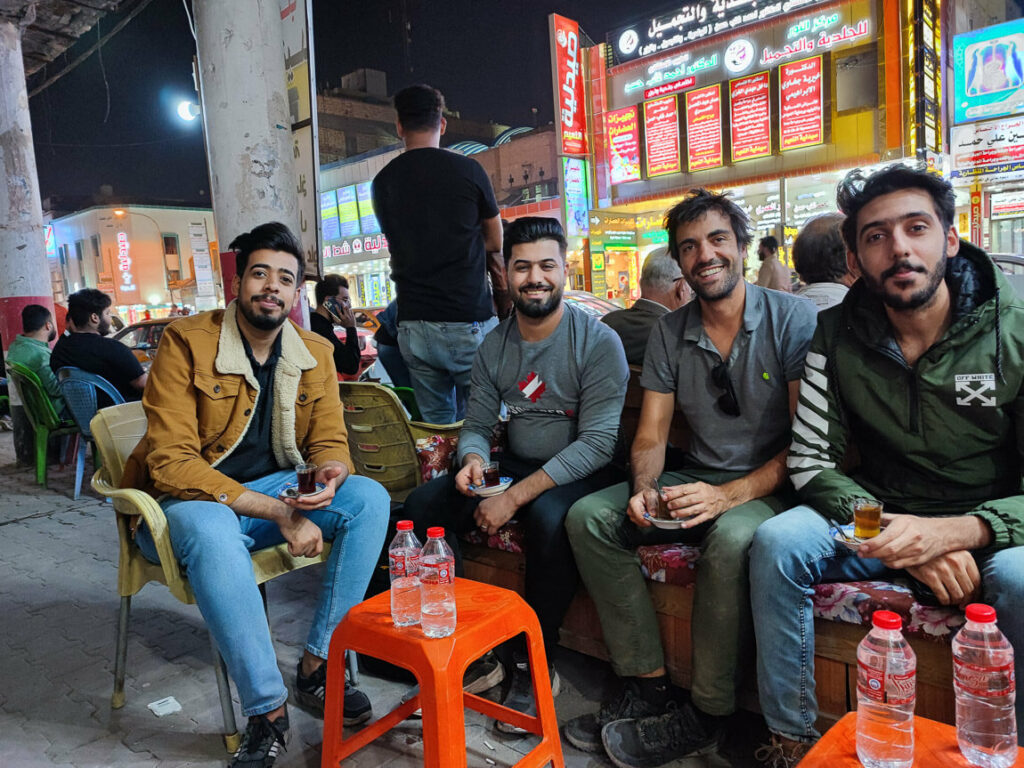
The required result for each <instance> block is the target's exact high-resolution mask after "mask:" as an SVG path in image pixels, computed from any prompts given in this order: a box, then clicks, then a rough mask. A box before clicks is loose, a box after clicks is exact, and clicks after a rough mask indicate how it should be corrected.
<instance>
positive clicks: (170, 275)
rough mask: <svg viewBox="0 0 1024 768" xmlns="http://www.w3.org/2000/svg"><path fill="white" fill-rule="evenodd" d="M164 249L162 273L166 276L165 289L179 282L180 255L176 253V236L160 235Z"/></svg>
mask: <svg viewBox="0 0 1024 768" xmlns="http://www.w3.org/2000/svg"><path fill="white" fill-rule="evenodd" d="M161 239H162V240H163V247H164V271H165V272H166V274H167V287H168V288H170V286H171V283H175V282H178V281H180V280H181V254H180V253H179V252H178V236H177V235H173V234H166V233H165V234H163V235H161Z"/></svg>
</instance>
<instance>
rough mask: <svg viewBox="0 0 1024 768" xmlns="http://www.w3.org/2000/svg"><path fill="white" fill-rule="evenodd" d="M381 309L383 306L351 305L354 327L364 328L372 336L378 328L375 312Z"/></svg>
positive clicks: (381, 310) (382, 309)
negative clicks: (354, 318)
mask: <svg viewBox="0 0 1024 768" xmlns="http://www.w3.org/2000/svg"><path fill="white" fill-rule="evenodd" d="M383 311H384V307H352V314H354V315H355V316H356V328H366V329H367V330H369V331H370V335H371V336H372V335H373V334H374V333H376V331H377V329H378V328H380V320H378V319H377V313H378V312H383Z"/></svg>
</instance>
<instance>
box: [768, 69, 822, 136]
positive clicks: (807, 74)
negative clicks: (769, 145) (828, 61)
mask: <svg viewBox="0 0 1024 768" xmlns="http://www.w3.org/2000/svg"><path fill="white" fill-rule="evenodd" d="M821 61H822V58H821V56H813V57H811V58H809V59H801V60H799V61H792V62H789V63H786V64H780V65H779V149H781V150H782V151H783V152H785V151H786V150H788V149H799V148H800V147H813V146H815V145H816V144H821V143H822V142H824V141H825V111H824V103H825V102H824V98H823V95H824V94H823V89H822V80H821Z"/></svg>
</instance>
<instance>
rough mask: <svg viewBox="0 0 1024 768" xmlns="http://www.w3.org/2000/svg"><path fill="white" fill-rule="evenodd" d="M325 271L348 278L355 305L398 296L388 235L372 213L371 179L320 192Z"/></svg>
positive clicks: (377, 304)
mask: <svg viewBox="0 0 1024 768" xmlns="http://www.w3.org/2000/svg"><path fill="white" fill-rule="evenodd" d="M320 226H321V227H322V232H323V243H324V272H325V273H327V274H338V275H344V276H345V277H346V278H347V279H348V283H349V293H350V295H351V297H352V305H353V306H357V307H383V306H386V305H387V304H388V303H390V302H391V300H392V299H394V298H395V285H394V283H392V282H391V279H390V268H389V263H390V259H391V254H390V252H389V251H388V241H387V238H386V237H385V236H384V235H383V234H382V233H381V231H380V224H379V223H378V221H377V217H376V216H375V215H374V212H373V202H372V199H371V182H370V181H364V182H360V183H358V184H349V185H346V186H343V187H339V188H337V189H332V190H329V191H327V192H323V193H321V195H320Z"/></svg>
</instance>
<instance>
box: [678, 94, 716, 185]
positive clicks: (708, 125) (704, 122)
mask: <svg viewBox="0 0 1024 768" xmlns="http://www.w3.org/2000/svg"><path fill="white" fill-rule="evenodd" d="M722 154H723V153H722V91H721V89H720V88H719V87H718V84H717V83H716V84H715V85H709V86H708V87H707V88H698V89H697V90H695V91H687V93H686V156H687V167H688V168H689V170H690V171H691V172H693V171H703V170H706V169H707V168H718V167H719V166H720V165H722V163H723V160H722Z"/></svg>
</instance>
